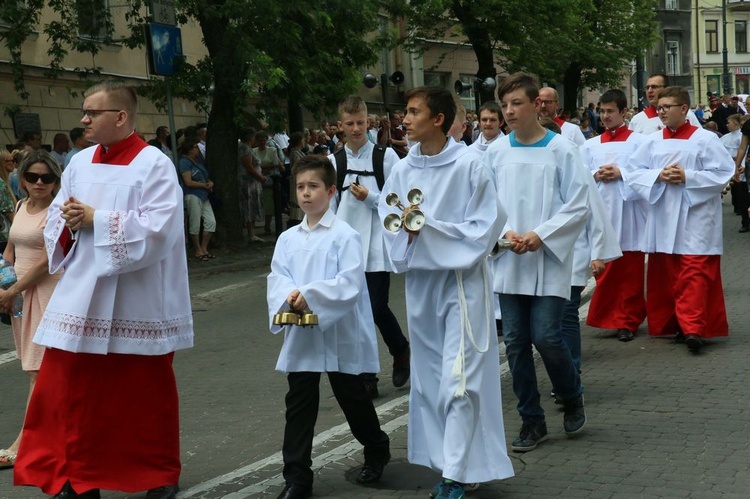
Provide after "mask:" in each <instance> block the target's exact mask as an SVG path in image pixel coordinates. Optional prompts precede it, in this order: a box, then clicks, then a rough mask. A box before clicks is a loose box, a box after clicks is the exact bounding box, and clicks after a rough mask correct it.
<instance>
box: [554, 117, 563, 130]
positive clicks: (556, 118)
mask: <svg viewBox="0 0 750 499" xmlns="http://www.w3.org/2000/svg"><path fill="white" fill-rule="evenodd" d="M552 121H554V122H555V123H557V126H559V127H560V128H562V126H563V123H565V120H564V119H562V118H560V117H559V116H555V117H554V118H552Z"/></svg>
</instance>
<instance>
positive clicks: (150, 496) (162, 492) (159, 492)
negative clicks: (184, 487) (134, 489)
mask: <svg viewBox="0 0 750 499" xmlns="http://www.w3.org/2000/svg"><path fill="white" fill-rule="evenodd" d="M179 490H180V488H179V487H178V486H177V485H163V486H161V487H156V488H155V489H151V490H149V491H148V492H146V499H175V497H177V491H179Z"/></svg>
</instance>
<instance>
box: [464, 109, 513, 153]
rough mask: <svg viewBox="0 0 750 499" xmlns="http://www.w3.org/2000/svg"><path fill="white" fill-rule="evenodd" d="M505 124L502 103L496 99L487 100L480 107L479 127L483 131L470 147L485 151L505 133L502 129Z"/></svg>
mask: <svg viewBox="0 0 750 499" xmlns="http://www.w3.org/2000/svg"><path fill="white" fill-rule="evenodd" d="M504 124H505V122H504V121H503V112H502V111H501V110H500V105H499V104H498V103H497V102H495V101H489V102H485V103H484V104H482V107H480V108H479V129H480V131H481V133H480V134H479V135H478V136H477V140H475V141H474V142H472V143H471V145H470V146H469V147H471V148H472V149H476V150H477V151H479V152H480V153H483V152H484V151H486V150H487V147H488V146H489V145H490V144H492V143H493V142H494V141H495V140H496V139H497V138H498V137H502V136H503V135H505V134H504V133H503V132H502V130H501V129H500V128H501V127H502V126H503V125H504Z"/></svg>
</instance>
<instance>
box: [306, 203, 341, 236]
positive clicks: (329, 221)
mask: <svg viewBox="0 0 750 499" xmlns="http://www.w3.org/2000/svg"><path fill="white" fill-rule="evenodd" d="M335 219H336V215H334V214H333V211H332V210H331V209H330V208H329V209H328V211H326V212H325V215H323V218H321V219H320V220H319V221H318V223H316V224H315V225H313V226H312V227H308V226H307V215H305V217H304V218H303V219H302V223H300V224H299V225H297V227H299V230H301V231H303V232H307V233H310V232H312V231H314V230H315V229H317V228H318V227H326V228H330V227H331V225H333V221H334V220H335Z"/></svg>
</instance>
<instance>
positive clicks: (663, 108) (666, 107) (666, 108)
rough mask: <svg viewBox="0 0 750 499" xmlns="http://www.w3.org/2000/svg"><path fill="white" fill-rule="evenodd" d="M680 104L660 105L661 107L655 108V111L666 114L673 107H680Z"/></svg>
mask: <svg viewBox="0 0 750 499" xmlns="http://www.w3.org/2000/svg"><path fill="white" fill-rule="evenodd" d="M680 106H682V104H662V105H661V106H659V107H657V108H656V110H657V111H659V112H660V113H666V112H668V111H669V110H670V109H672V108H673V107H680Z"/></svg>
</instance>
